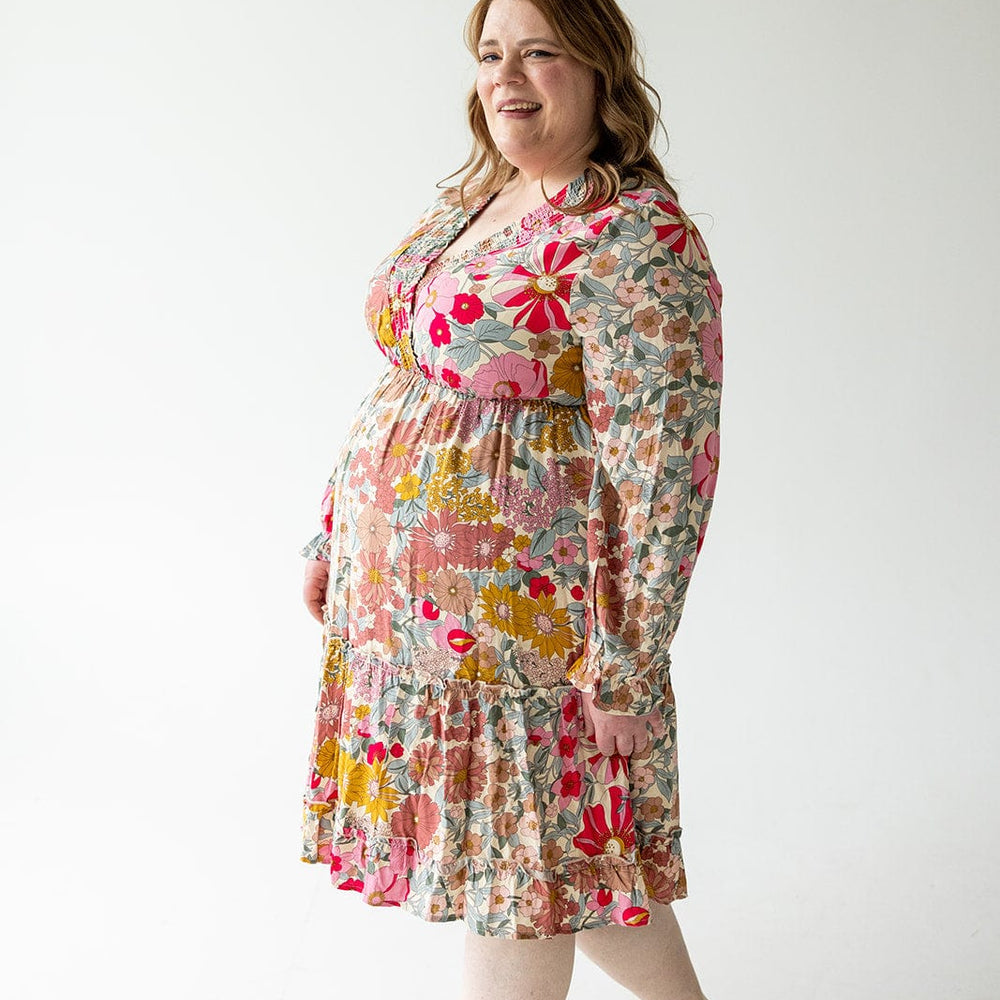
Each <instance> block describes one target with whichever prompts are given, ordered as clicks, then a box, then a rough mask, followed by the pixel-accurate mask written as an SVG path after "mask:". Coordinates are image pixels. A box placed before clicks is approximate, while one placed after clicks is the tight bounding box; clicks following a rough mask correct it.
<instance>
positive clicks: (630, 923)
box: [611, 906, 649, 927]
mask: <svg viewBox="0 0 1000 1000" xmlns="http://www.w3.org/2000/svg"><path fill="white" fill-rule="evenodd" d="M611 918H612V920H614V922H615V923H616V924H621V925H622V926H624V927H642V926H643V925H644V924H648V923H649V910H647V909H646V908H645V907H644V906H619V907H616V908H615V910H614V912H613V913H612V914H611Z"/></svg>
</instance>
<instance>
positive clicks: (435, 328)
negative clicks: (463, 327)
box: [429, 313, 451, 347]
mask: <svg viewBox="0 0 1000 1000" xmlns="http://www.w3.org/2000/svg"><path fill="white" fill-rule="evenodd" d="M429 332H430V335H431V343H432V344H433V345H434V346H435V347H440V346H441V345H442V344H450V343H451V327H450V326H448V320H447V319H445V317H444V316H442V315H441V313H435V314H434V319H433V320H431V325H430V330H429Z"/></svg>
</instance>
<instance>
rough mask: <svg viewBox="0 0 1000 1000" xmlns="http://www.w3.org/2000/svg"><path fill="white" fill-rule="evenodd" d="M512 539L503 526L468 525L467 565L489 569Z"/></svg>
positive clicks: (512, 532)
mask: <svg viewBox="0 0 1000 1000" xmlns="http://www.w3.org/2000/svg"><path fill="white" fill-rule="evenodd" d="M513 538H514V529H513V528H511V527H508V526H507V525H504V524H497V523H496V522H493V521H486V522H482V523H479V524H472V525H470V526H469V530H468V537H467V541H468V546H469V555H468V557H467V558H468V565H469V566H470V567H471V568H472V569H489V568H490V567H491V566H492V565H493V563H494V561H495V560H496V559H498V558H499V556H500V553H501V552H503V550H504V549H505V548H506V547H507V546H508V545H509V544H510V543H511V540H512V539H513ZM481 628H482V626H480V629H481ZM489 637H490V636H487V638H489Z"/></svg>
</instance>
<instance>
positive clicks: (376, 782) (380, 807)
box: [343, 757, 399, 822]
mask: <svg viewBox="0 0 1000 1000" xmlns="http://www.w3.org/2000/svg"><path fill="white" fill-rule="evenodd" d="M343 788H344V802H345V803H349V804H350V803H356V804H357V805H359V806H361V807H362V808H363V809H364V810H365V811H366V812H367V813H368V815H369V816H370V817H371V818H372V820H373V821H375V822H379V821H385V820H387V819H388V818H389V811H390V810H391V809H395V808H396V806H397V804H398V803H399V791H398V790H397V789H395V788H393V786H392V778H391V776H390V774H389V768H388V764H387V762H386V761H382V760H379V759H378V757H375V758H373V760H372V762H371V764H366V763H365V762H364V761H354V762H353V763H352V765H351V767H350V769H349V771H348V772H347V780H346V781H345V782H344V785H343Z"/></svg>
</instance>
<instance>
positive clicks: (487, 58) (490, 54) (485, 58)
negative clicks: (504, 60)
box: [479, 52, 500, 62]
mask: <svg viewBox="0 0 1000 1000" xmlns="http://www.w3.org/2000/svg"><path fill="white" fill-rule="evenodd" d="M499 58H500V57H499V56H498V55H497V54H496V53H495V52H487V53H485V54H484V55H481V56H480V57H479V61H480V62H489V61H490V60H491V59H499Z"/></svg>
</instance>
